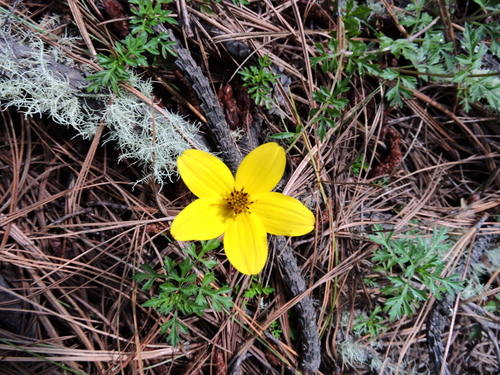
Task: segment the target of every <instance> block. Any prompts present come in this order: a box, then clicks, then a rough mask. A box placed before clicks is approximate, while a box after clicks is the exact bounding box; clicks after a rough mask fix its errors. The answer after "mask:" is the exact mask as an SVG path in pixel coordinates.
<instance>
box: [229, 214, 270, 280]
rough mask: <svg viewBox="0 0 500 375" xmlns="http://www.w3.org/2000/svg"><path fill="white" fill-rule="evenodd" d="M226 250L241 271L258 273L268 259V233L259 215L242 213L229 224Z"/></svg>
mask: <svg viewBox="0 0 500 375" xmlns="http://www.w3.org/2000/svg"><path fill="white" fill-rule="evenodd" d="M224 251H225V252H226V256H227V258H228V259H229V262H231V264H232V265H233V266H234V268H236V269H237V270H238V271H240V272H241V273H244V274H246V275H256V274H258V273H259V272H260V271H262V269H263V268H264V266H265V264H266V261H267V234H266V230H265V228H264V226H263V225H262V223H261V222H260V221H259V219H258V217H256V216H255V215H252V214H249V213H242V214H239V215H237V216H236V217H235V220H233V221H231V222H230V223H229V225H228V228H227V231H226V234H225V235H224Z"/></svg>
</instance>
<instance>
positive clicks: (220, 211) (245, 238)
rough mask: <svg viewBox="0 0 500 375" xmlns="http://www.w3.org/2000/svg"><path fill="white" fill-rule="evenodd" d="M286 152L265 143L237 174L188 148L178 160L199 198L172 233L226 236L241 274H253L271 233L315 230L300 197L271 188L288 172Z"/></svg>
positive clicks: (186, 237)
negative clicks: (298, 198) (274, 190)
mask: <svg viewBox="0 0 500 375" xmlns="http://www.w3.org/2000/svg"><path fill="white" fill-rule="evenodd" d="M285 163H286V157H285V151H284V150H283V148H282V147H280V146H279V145H278V144H276V143H266V144H264V145H262V146H259V147H257V148H256V149H255V150H253V151H252V152H250V153H249V154H248V155H247V156H246V157H245V158H244V159H243V161H242V162H241V165H240V167H239V168H238V171H237V172H236V178H234V177H233V174H232V173H231V171H230V170H229V168H228V167H227V166H226V165H225V164H224V163H223V162H222V161H221V160H220V159H218V158H216V157H215V156H212V155H210V154H208V153H206V152H203V151H200V150H187V151H185V152H184V153H183V154H182V155H181V156H180V157H179V158H178V160H177V164H178V167H179V173H180V175H181V177H182V179H183V180H184V182H185V183H186V185H187V187H188V188H189V189H190V190H191V191H192V192H193V193H194V194H195V195H196V196H197V197H198V198H199V199H196V200H195V201H193V202H192V203H191V204H189V205H188V206H187V207H186V208H185V209H184V210H182V211H181V212H180V213H179V215H177V217H176V218H175V220H174V222H173V223H172V227H171V230H170V232H171V234H172V236H173V237H174V238H175V239H176V240H179V241H193V240H197V241H202V240H210V239H212V238H216V237H218V236H220V235H221V234H223V233H225V235H224V250H225V252H226V256H227V258H228V259H229V261H230V262H231V264H232V265H233V266H234V267H235V268H236V269H237V270H238V271H240V272H241V273H244V274H247V275H255V274H257V273H259V272H260V271H262V269H263V268H264V265H265V264H266V260H267V233H271V234H275V235H278V236H301V235H304V234H306V233H309V232H310V231H312V230H313V228H314V223H315V219H314V215H313V214H312V212H311V211H309V209H307V208H306V207H305V206H304V205H303V204H302V203H301V202H299V201H298V200H297V199H295V198H292V197H289V196H286V195H284V194H281V193H276V192H271V190H272V189H274V187H275V186H276V185H277V184H278V182H279V181H280V180H281V177H282V176H283V173H284V171H285Z"/></svg>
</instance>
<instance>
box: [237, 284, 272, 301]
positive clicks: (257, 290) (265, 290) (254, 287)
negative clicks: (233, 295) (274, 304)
mask: <svg viewBox="0 0 500 375" xmlns="http://www.w3.org/2000/svg"><path fill="white" fill-rule="evenodd" d="M271 293H274V288H273V287H272V286H269V285H267V286H263V285H262V283H256V282H254V281H252V284H251V285H250V287H249V288H248V290H247V291H246V292H245V293H243V297H246V298H254V297H256V296H259V297H261V296H268V295H270V294H271Z"/></svg>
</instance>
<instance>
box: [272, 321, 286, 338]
mask: <svg viewBox="0 0 500 375" xmlns="http://www.w3.org/2000/svg"><path fill="white" fill-rule="evenodd" d="M269 330H270V331H271V335H273V336H274V337H276V338H277V339H279V338H280V336H281V334H282V333H283V330H282V329H281V325H280V323H279V322H278V321H277V320H275V321H273V322H272V323H271V324H270V325H269Z"/></svg>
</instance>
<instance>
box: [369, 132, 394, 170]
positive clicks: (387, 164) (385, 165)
mask: <svg viewBox="0 0 500 375" xmlns="http://www.w3.org/2000/svg"><path fill="white" fill-rule="evenodd" d="M381 139H383V140H384V141H385V145H386V147H387V155H386V156H385V158H384V160H382V162H381V163H380V164H379V165H377V166H376V167H374V168H373V169H372V170H371V171H370V173H369V175H368V176H369V177H370V178H373V177H379V176H382V175H385V174H388V173H392V172H393V171H394V169H395V168H396V167H397V165H398V164H399V163H400V162H401V159H402V158H403V153H402V151H401V135H400V134H399V133H398V131H397V130H396V129H394V128H393V127H390V126H384V127H383V128H382V133H381Z"/></svg>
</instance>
